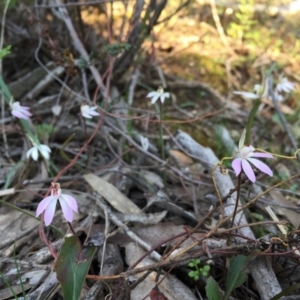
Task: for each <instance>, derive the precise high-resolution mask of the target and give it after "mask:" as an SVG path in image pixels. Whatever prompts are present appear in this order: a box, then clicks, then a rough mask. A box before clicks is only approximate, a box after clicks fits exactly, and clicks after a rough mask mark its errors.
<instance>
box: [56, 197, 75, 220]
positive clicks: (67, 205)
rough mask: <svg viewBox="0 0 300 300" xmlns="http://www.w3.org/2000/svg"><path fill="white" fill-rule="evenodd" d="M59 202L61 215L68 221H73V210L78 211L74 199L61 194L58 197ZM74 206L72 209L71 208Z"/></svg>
mask: <svg viewBox="0 0 300 300" xmlns="http://www.w3.org/2000/svg"><path fill="white" fill-rule="evenodd" d="M59 202H60V206H61V209H62V211H63V215H64V217H65V218H66V220H67V221H68V222H72V221H73V210H74V211H76V212H78V208H77V203H76V200H75V199H74V198H73V197H71V196H70V195H66V194H61V195H60V197H59ZM73 208H74V209H73Z"/></svg>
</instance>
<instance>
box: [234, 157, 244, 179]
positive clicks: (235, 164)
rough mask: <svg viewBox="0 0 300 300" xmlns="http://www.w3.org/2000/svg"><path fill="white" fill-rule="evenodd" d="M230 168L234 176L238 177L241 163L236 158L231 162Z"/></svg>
mask: <svg viewBox="0 0 300 300" xmlns="http://www.w3.org/2000/svg"><path fill="white" fill-rule="evenodd" d="M231 166H232V168H233V170H234V172H235V175H236V176H238V175H240V173H241V171H242V161H241V159H240V158H236V159H234V160H233V161H232V163H231Z"/></svg>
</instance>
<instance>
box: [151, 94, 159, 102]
mask: <svg viewBox="0 0 300 300" xmlns="http://www.w3.org/2000/svg"><path fill="white" fill-rule="evenodd" d="M159 97H160V95H159V94H156V95H155V96H154V97H153V98H152V99H151V104H154V103H155V102H156V101H157V100H158V98H159Z"/></svg>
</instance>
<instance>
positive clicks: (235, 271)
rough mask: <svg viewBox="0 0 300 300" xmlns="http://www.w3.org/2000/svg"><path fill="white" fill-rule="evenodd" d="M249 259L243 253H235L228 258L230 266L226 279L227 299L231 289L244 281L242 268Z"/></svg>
mask: <svg viewBox="0 0 300 300" xmlns="http://www.w3.org/2000/svg"><path fill="white" fill-rule="evenodd" d="M249 259H250V257H248V256H244V255H237V256H235V257H233V258H231V259H230V266H229V270H228V276H227V280H226V294H225V299H228V298H229V295H230V294H231V293H232V291H233V290H234V289H236V288H238V287H240V286H241V285H242V284H243V283H244V282H245V281H246V279H247V276H246V275H245V273H244V270H243V269H244V267H245V265H246V263H247V262H248V261H249Z"/></svg>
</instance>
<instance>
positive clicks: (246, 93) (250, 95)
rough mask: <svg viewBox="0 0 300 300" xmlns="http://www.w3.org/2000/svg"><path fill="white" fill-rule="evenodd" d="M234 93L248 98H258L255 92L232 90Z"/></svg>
mask: <svg viewBox="0 0 300 300" xmlns="http://www.w3.org/2000/svg"><path fill="white" fill-rule="evenodd" d="M233 93H234V94H236V95H241V96H243V97H245V98H249V99H258V98H259V96H258V95H257V94H254V93H249V92H233Z"/></svg>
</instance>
